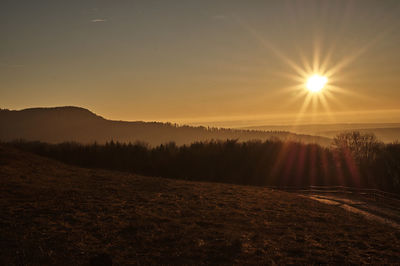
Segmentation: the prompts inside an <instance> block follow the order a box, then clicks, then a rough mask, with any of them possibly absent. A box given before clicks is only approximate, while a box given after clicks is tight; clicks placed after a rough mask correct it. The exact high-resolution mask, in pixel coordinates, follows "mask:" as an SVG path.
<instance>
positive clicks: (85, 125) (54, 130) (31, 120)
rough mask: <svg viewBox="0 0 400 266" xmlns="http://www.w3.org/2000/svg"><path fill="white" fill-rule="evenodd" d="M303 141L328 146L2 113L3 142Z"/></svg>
mask: <svg viewBox="0 0 400 266" xmlns="http://www.w3.org/2000/svg"><path fill="white" fill-rule="evenodd" d="M271 138H277V139H280V140H293V141H301V142H304V143H318V144H321V145H329V144H330V142H331V140H330V139H329V138H326V137H315V136H310V135H305V134H294V133H290V132H287V131H267V132H266V131H262V130H248V129H226V128H205V127H192V126H178V125H176V124H171V123H160V122H142V121H136V122H125V121H112V120H107V119H104V118H103V117H101V116H98V115H96V114H94V113H92V112H91V111H89V110H87V109H84V108H80V107H72V106H67V107H54V108H30V109H24V110H20V111H14V110H5V109H2V110H0V140H1V141H12V140H16V139H25V140H31V141H43V142H49V143H59V142H64V141H75V142H80V143H93V142H95V141H96V142H98V143H104V142H106V141H111V140H114V141H119V142H136V141H142V142H146V143H148V144H150V145H159V144H162V143H166V142H170V141H174V142H176V144H178V145H183V144H189V143H192V142H195V141H207V140H212V139H214V140H226V139H238V140H239V141H248V140H266V139H271Z"/></svg>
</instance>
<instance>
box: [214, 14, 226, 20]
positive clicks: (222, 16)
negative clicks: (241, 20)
mask: <svg viewBox="0 0 400 266" xmlns="http://www.w3.org/2000/svg"><path fill="white" fill-rule="evenodd" d="M212 18H213V19H216V20H220V19H226V16H225V15H214V16H212Z"/></svg>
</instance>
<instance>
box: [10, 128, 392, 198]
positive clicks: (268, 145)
mask: <svg viewBox="0 0 400 266" xmlns="http://www.w3.org/2000/svg"><path fill="white" fill-rule="evenodd" d="M7 144H8V145H12V146H14V147H17V148H19V149H23V150H25V151H30V152H33V153H36V154H39V155H42V156H47V157H51V158H54V159H57V160H60V161H63V162H66V163H69V164H73V165H78V166H81V167H88V168H103V169H110V170H119V171H128V172H132V173H136V174H141V175H148V176H160V177H168V178H176V179H184V180H197V181H212V182H225V183H235V184H241V185H257V186H296V187H303V186H304V187H305V186H310V185H318V186H320V185H321V186H322V185H343V186H352V187H360V188H377V189H382V190H385V191H390V192H395V193H400V144H399V143H391V144H384V143H381V142H380V141H379V140H377V139H376V137H375V136H374V135H372V134H363V133H360V132H344V133H341V134H339V135H337V136H336V137H335V138H334V140H333V143H332V145H331V147H322V146H319V145H318V144H304V143H300V142H293V141H280V140H276V139H275V140H266V141H247V142H239V141H238V140H226V141H207V142H194V143H192V144H190V145H182V146H178V145H176V144H175V143H173V142H170V143H167V144H162V145H159V146H156V147H150V146H149V145H147V144H145V143H140V142H137V143H120V142H114V141H110V142H107V143H106V144H105V145H99V144H96V143H94V144H90V145H83V144H79V143H73V142H68V143H60V144H48V143H43V142H26V141H14V142H10V143H7Z"/></svg>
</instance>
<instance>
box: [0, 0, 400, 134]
mask: <svg viewBox="0 0 400 266" xmlns="http://www.w3.org/2000/svg"><path fill="white" fill-rule="evenodd" d="M0 15H1V16H0V17H1V18H0V21H1V24H0V33H1V34H2V36H3V37H4V40H5V41H4V42H3V45H2V47H1V48H0V70H1V71H0V72H1V74H0V91H1V92H0V94H1V97H0V107H2V108H8V109H24V108H30V107H39V106H43V107H46V106H81V107H84V108H87V109H89V110H91V111H93V112H95V113H97V114H99V115H101V116H103V117H105V118H108V119H113V120H126V121H136V120H143V121H162V122H167V121H168V122H173V123H179V124H191V125H205V126H207V125H208V126H224V127H241V126H251V125H265V124H268V125H293V124H316V123H378V122H382V123H397V122H400V119H399V118H400V109H399V107H398V102H399V101H398V100H399V98H400V90H399V87H400V75H399V74H400V2H398V1H389V0H387V1H370V0H368V1H265V2H252V3H248V2H243V1H218V2H214V1H168V2H162V1H134V2H128V1H116V2H110V1H79V3H73V2H61V1H35V2H32V1H19V2H14V1H5V2H4V3H3V4H2V9H1V11H0ZM314 74H321V75H326V76H327V77H328V85H327V87H326V88H325V89H324V90H323V91H321V92H320V93H318V94H312V93H310V92H307V90H306V88H305V84H306V82H307V78H308V77H309V76H311V75H314Z"/></svg>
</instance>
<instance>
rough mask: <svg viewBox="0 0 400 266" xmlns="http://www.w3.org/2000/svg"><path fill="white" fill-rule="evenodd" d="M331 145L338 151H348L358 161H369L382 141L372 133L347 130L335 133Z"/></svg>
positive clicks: (373, 157) (372, 158) (374, 156)
mask: <svg viewBox="0 0 400 266" xmlns="http://www.w3.org/2000/svg"><path fill="white" fill-rule="evenodd" d="M332 146H333V148H334V149H336V150H338V151H339V152H343V153H350V154H351V155H352V156H353V158H354V159H356V160H357V161H358V162H362V161H364V162H365V161H368V162H370V161H373V160H375V159H376V156H377V153H378V151H379V150H380V149H381V148H382V146H383V143H382V142H381V141H379V140H378V139H377V138H376V136H375V135H374V134H372V133H360V132H359V131H348V132H342V133H339V134H338V135H336V136H335V137H334V139H333V142H332Z"/></svg>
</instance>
